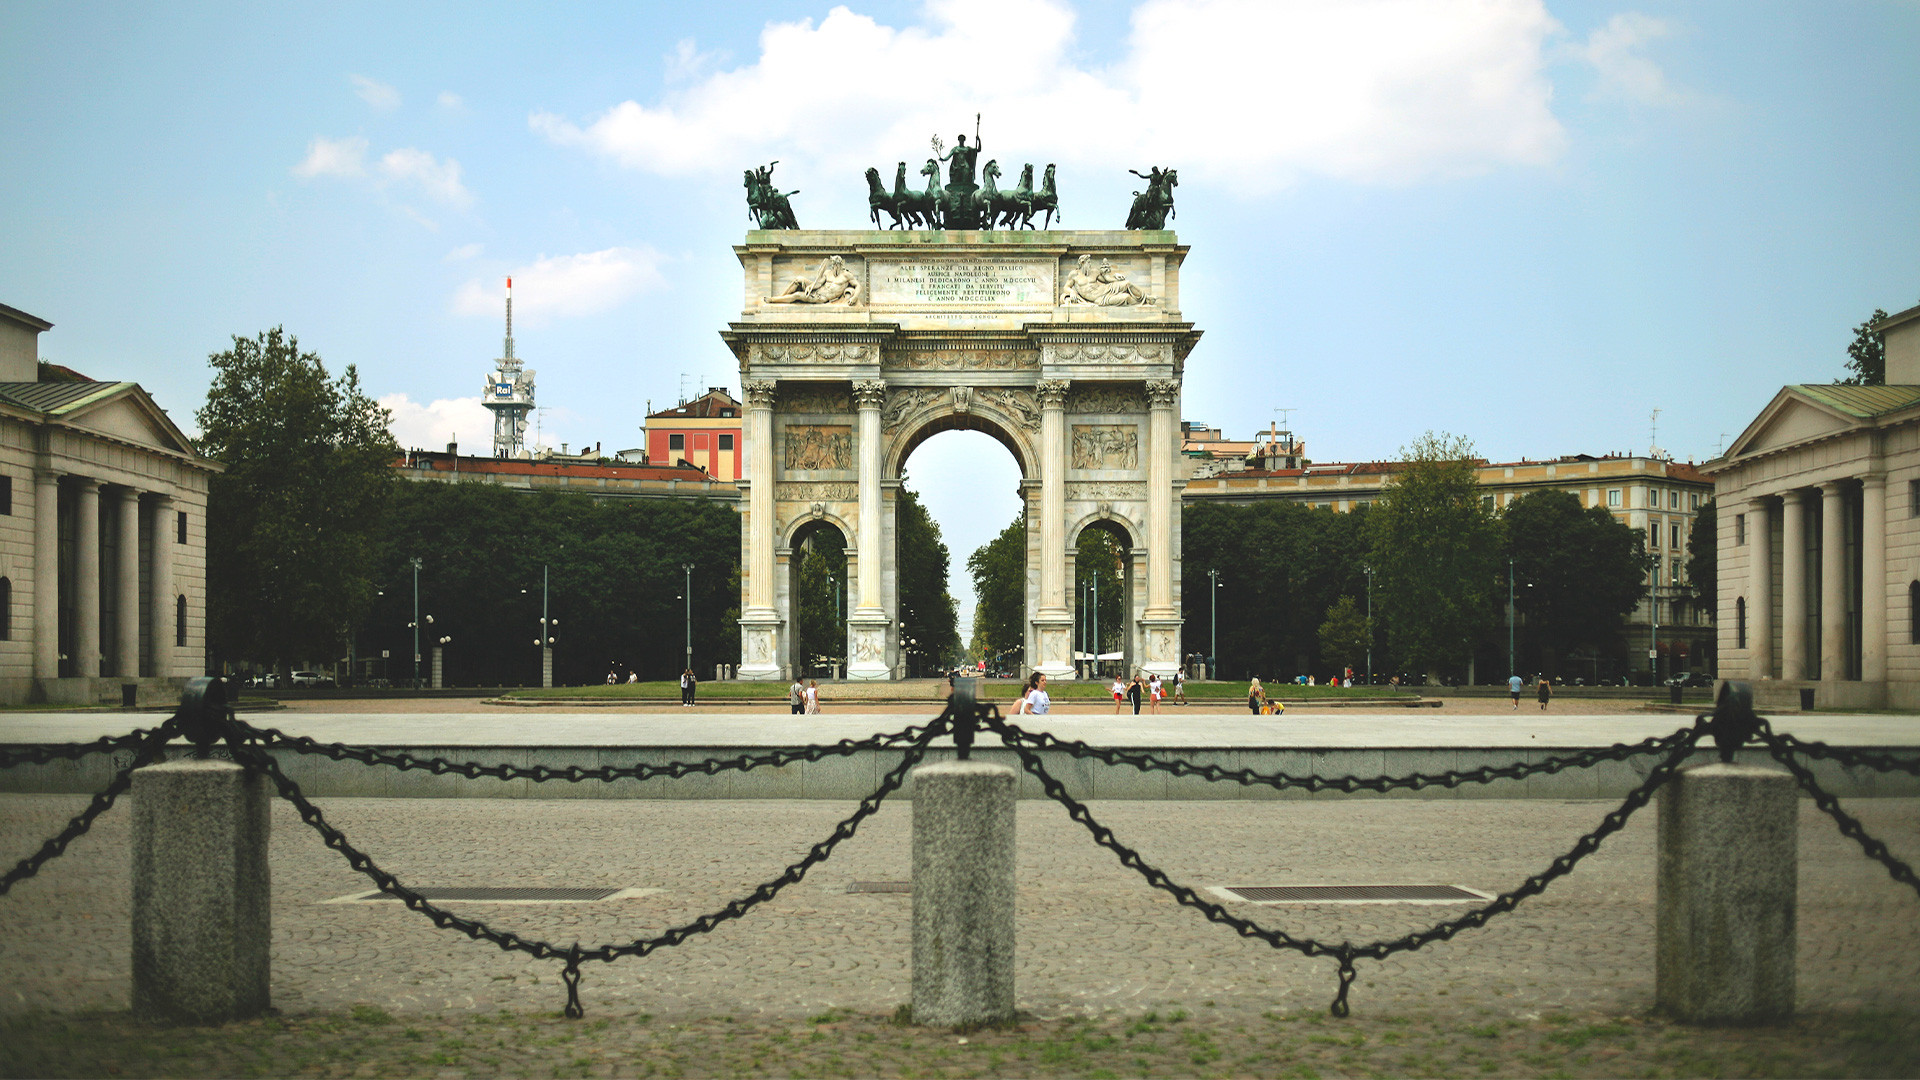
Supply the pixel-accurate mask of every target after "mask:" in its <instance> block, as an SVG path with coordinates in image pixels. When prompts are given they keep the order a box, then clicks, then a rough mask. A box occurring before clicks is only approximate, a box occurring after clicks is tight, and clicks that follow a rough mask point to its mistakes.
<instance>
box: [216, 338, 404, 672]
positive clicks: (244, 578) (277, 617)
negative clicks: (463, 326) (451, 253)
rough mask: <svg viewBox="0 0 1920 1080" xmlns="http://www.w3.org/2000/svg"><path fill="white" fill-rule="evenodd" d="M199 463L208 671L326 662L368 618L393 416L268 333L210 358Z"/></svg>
mask: <svg viewBox="0 0 1920 1080" xmlns="http://www.w3.org/2000/svg"><path fill="white" fill-rule="evenodd" d="M207 359H208V362H209V363H210V364H212V366H213V369H214V381H213V386H212V387H211V388H210V389H209V390H208V391H207V403H206V406H205V407H204V408H202V409H201V410H200V411H199V412H198V413H197V414H196V419H197V420H198V421H199V423H200V429H201V432H202V435H201V437H200V441H199V446H200V450H201V452H202V453H204V454H206V455H207V456H209V457H211V458H214V459H215V460H217V461H219V462H220V463H221V464H222V465H224V466H225V469H224V471H222V472H221V473H219V474H217V475H215V476H214V477H213V479H212V481H211V483H210V485H209V490H208V494H207V513H208V515H209V518H210V520H211V521H212V522H213V527H211V528H209V529H208V530H207V592H208V604H207V608H208V619H209V623H210V626H209V638H210V646H211V649H210V651H211V653H212V656H211V657H210V659H215V660H216V661H217V660H219V659H237V660H267V661H272V662H273V663H274V664H275V665H276V666H278V667H279V668H280V669H281V670H282V671H285V670H286V669H287V667H288V666H289V665H291V664H292V663H294V662H295V661H304V660H313V661H325V660H331V659H333V658H334V657H336V656H339V655H340V653H341V646H342V645H344V644H345V643H346V638H347V634H348V628H349V627H350V626H352V625H353V624H354V623H355V622H356V621H358V620H359V619H360V618H361V617H362V616H363V615H364V614H365V613H366V611H367V608H368V605H369V603H370V601H371V599H372V597H373V593H374V586H373V583H372V579H371V576H370V574H371V572H372V570H373V560H374V554H375V547H374V536H375V529H376V526H377V525H378V523H379V520H380V516H381V513H382V512H383V511H384V510H385V509H386V505H387V500H388V498H389V496H390V494H391V492H392V489H393V484H394V479H393V472H392V469H391V466H392V464H393V460H394V457H395V456H396V455H397V454H398V453H399V447H398V446H397V445H396V444H395V443H394V441H393V436H392V435H391V434H389V433H388V431H387V420H388V413H387V410H386V409H383V408H381V407H380V405H379V404H378V403H376V402H375V401H374V400H373V399H372V398H369V397H367V396H366V394H364V393H362V392H361V390H360V377H359V374H358V372H356V371H355V370H354V368H353V366H352V365H348V366H347V368H346V370H345V371H344V372H342V373H341V375H340V377H339V378H337V379H330V378H328V376H327V370H326V367H325V366H324V365H323V364H322V363H321V360H320V357H319V356H318V355H317V354H314V353H310V352H309V353H302V352H301V351H300V344H299V341H298V340H297V339H296V338H294V337H293V336H292V335H289V334H286V333H284V332H283V331H282V329H281V328H280V327H277V326H276V327H274V328H273V329H272V330H268V331H266V332H265V333H262V334H260V335H258V336H257V337H255V338H253V339H252V340H249V339H247V338H242V337H238V336H236V337H235V338H234V339H233V347H232V348H231V349H229V350H227V351H225V352H218V353H214V354H213V355H212V356H210V357H208V358H207Z"/></svg>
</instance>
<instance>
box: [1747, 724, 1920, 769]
mask: <svg viewBox="0 0 1920 1080" xmlns="http://www.w3.org/2000/svg"><path fill="white" fill-rule="evenodd" d="M1760 737H1761V738H1762V739H1764V740H1766V742H1767V744H1768V746H1769V747H1772V746H1776V745H1777V746H1779V747H1780V748H1781V749H1783V750H1785V751H1786V752H1787V753H1790V754H1805V755H1806V756H1808V757H1810V758H1818V759H1820V760H1822V761H1837V762H1839V763H1840V764H1841V765H1842V766H1844V767H1846V768H1849V769H1862V768H1865V769H1872V770H1873V771H1875V772H1904V773H1911V774H1913V775H1914V776H1920V758H1913V759H1910V760H1909V759H1905V758H1897V757H1894V756H1893V755H1891V754H1875V753H1871V752H1868V751H1865V750H1849V749H1847V748H1845V747H1841V746H1828V745H1827V744H1826V743H1823V742H1803V741H1801V740H1800V739H1796V738H1794V737H1793V736H1792V735H1789V734H1787V733H1786V732H1781V733H1779V734H1777V735H1776V734H1774V732H1773V730H1772V728H1771V727H1767V728H1763V729H1762V732H1761V736H1760ZM1778 756H1779V755H1777V754H1776V755H1775V757H1778Z"/></svg>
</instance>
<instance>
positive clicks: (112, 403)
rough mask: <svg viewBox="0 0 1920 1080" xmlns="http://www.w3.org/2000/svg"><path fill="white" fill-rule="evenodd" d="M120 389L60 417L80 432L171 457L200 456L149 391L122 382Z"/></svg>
mask: <svg viewBox="0 0 1920 1080" xmlns="http://www.w3.org/2000/svg"><path fill="white" fill-rule="evenodd" d="M119 387H120V389H119V390H118V391H116V392H113V393H109V394H105V395H102V396H100V397H97V398H95V399H93V400H90V401H85V402H81V403H78V404H76V405H74V406H72V407H70V408H68V409H65V410H62V411H61V412H60V413H58V414H57V415H58V416H59V418H60V419H61V420H62V421H64V422H65V423H66V424H67V425H68V426H69V427H72V428H74V429H76V430H78V431H86V432H91V433H94V434H97V435H104V436H106V437H108V438H111V439H116V440H118V441H120V442H124V443H131V444H133V445H135V446H144V447H148V448H150V449H154V450H159V451H163V452H165V453H169V454H184V455H187V456H189V457H194V456H198V455H197V454H196V453H195V451H194V448H193V442H192V440H190V439H188V438H187V436H186V435H185V433H183V432H182V431H181V430H180V429H179V428H178V427H175V426H174V423H173V421H172V420H170V419H168V418H167V414H166V413H165V412H163V411H162V410H161V409H160V407H159V406H158V405H155V404H154V403H153V399H152V398H150V397H148V396H147V392H146V391H145V390H142V389H141V388H140V387H139V386H138V385H137V384H134V383H120V384H119Z"/></svg>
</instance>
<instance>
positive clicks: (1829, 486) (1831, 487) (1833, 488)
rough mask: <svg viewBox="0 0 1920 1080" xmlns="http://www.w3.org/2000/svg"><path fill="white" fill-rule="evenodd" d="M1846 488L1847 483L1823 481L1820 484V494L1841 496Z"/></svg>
mask: <svg viewBox="0 0 1920 1080" xmlns="http://www.w3.org/2000/svg"><path fill="white" fill-rule="evenodd" d="M1845 488H1846V482H1845V481H1842V480H1823V481H1821V482H1820V494H1822V495H1826V496H1836V495H1839V494H1840V493H1841V491H1843V490H1844V489H1845Z"/></svg>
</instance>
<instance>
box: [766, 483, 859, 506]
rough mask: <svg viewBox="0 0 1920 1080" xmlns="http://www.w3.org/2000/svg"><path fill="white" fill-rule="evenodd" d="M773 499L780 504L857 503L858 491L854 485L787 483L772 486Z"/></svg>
mask: <svg viewBox="0 0 1920 1080" xmlns="http://www.w3.org/2000/svg"><path fill="white" fill-rule="evenodd" d="M773 497H774V498H776V499H778V500H780V501H781V502H822V501H824V502H857V501H859V499H860V489H859V487H858V486H857V485H854V484H837V483H818V482H805V481H800V482H787V483H781V484H776V485H774V488H773Z"/></svg>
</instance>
